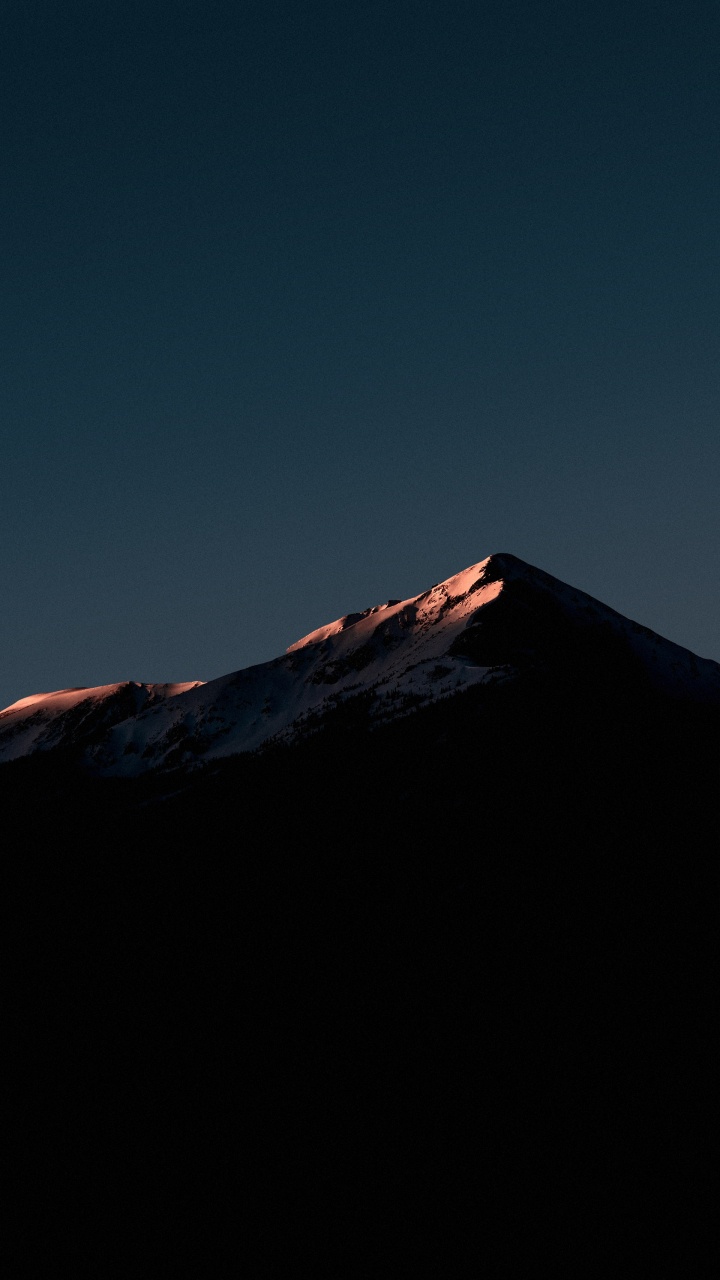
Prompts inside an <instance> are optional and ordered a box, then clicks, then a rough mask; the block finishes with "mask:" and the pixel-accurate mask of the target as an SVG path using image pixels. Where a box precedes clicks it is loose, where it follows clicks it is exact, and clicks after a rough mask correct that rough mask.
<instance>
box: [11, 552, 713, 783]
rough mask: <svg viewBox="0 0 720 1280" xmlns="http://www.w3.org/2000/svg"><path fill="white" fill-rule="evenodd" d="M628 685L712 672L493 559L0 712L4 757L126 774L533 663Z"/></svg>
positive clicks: (693, 688)
mask: <svg viewBox="0 0 720 1280" xmlns="http://www.w3.org/2000/svg"><path fill="white" fill-rule="evenodd" d="M621 653H622V659H623V661H624V662H626V663H627V662H630V663H633V664H634V669H635V674H636V678H637V679H638V680H645V681H648V682H649V683H650V684H651V685H652V686H653V687H657V688H658V689H662V690H663V691H664V692H669V693H671V694H673V695H675V696H678V697H681V698H690V699H692V700H698V699H699V700H700V701H704V700H707V701H710V702H713V703H717V704H718V705H720V664H718V663H715V662H713V661H712V660H710V659H702V658H699V657H698V656H697V655H695V654H693V653H692V652H691V651H690V650H687V649H684V648H683V647H682V646H680V645H676V644H675V643H674V642H672V641H670V640H666V639H664V638H663V637H661V636H659V635H657V634H656V633H655V632H653V631H651V630H650V629H649V628H647V627H644V626H642V625H641V624H640V623H637V622H634V621H632V620H631V619H628V618H626V617H624V616H623V615H622V614H620V613H618V612H617V611H616V610H614V609H612V608H610V606H608V605H605V604H603V603H602V602H601V601H599V600H597V599H595V598H594V597H592V596H590V595H588V594H587V593H586V592H583V591H581V590H580V589H578V588H575V587H572V586H570V585H568V584H566V583H564V582H562V581H561V580H560V579H557V578H554V577H553V576H552V575H550V574H548V573H546V572H545V571H544V570H542V569H539V568H536V567H535V566H533V565H529V564H527V563H526V562H524V561H522V560H520V559H519V558H518V557H516V556H513V555H512V554H510V553H507V552H502V553H495V554H493V555H491V556H488V557H486V558H485V559H484V560H481V561H478V562H475V563H474V564H471V565H470V566H468V567H467V568H466V569H463V570H461V571H460V572H459V573H456V574H453V575H451V576H450V577H449V578H447V579H445V580H443V581H442V582H440V583H435V584H433V586H431V587H430V588H428V589H427V590H425V591H423V592H420V593H419V594H418V595H416V596H412V597H409V598H408V599H405V600H397V599H390V600H388V601H386V602H385V603H384V604H380V605H374V606H372V607H371V608H368V609H365V610H362V611H360V612H357V613H350V614H346V615H344V616H342V617H340V618H338V619H335V620H334V621H333V622H330V623H327V624H325V625H324V626H321V627H319V628H317V629H315V630H314V631H311V632H309V633H308V634H307V635H305V636H303V637H301V639H299V640H297V641H295V642H294V643H293V644H291V645H289V646H288V648H287V650H286V651H285V653H284V654H281V655H279V656H278V657H277V658H274V659H271V660H270V661H269V662H265V663H261V664H258V665H256V666H252V667H247V668H242V669H240V670H238V671H235V672H231V673H230V674H228V675H225V676H219V677H217V678H215V679H214V680H210V681H208V682H201V681H191V682H185V683H180V684H159V685H158V684H156V685H144V684H140V683H138V682H135V681H127V682H124V683H121V684H117V685H106V686H98V687H96V688H92V689H85V690H84V689H73V690H61V691H57V692H55V693H52V694H46V695H39V694H37V695H31V696H30V697H28V698H24V699H20V700H19V701H18V702H16V703H13V704H12V706H10V707H8V708H6V709H5V710H4V711H3V712H0V761H6V760H10V759H18V758H20V757H22V756H24V755H27V754H32V753H33V752H36V751H46V750H51V749H55V748H58V747H61V748H73V749H76V750H80V751H82V752H83V753H84V763H85V767H87V768H89V769H91V770H92V771H96V772H99V773H105V774H108V775H111V774H116V775H120V776H136V775H138V774H140V773H143V772H146V771H148V770H151V769H156V768H161V769H175V768H192V767H194V766H196V765H197V764H199V763H203V762H205V761H208V760H211V759H219V758H223V757H226V756H230V755H235V754H238V753H243V752H248V751H255V750H258V749H259V748H262V747H265V746H267V745H268V744H269V743H289V742H291V741H294V740H297V739H298V738H299V737H302V736H303V735H306V734H308V733H312V732H315V731H316V730H317V729H318V728H320V727H322V725H323V723H324V722H325V721H326V719H327V717H328V716H329V715H331V714H332V713H333V712H334V711H336V710H337V708H338V707H339V706H340V705H341V704H345V703H348V702H351V701H359V700H364V702H365V704H366V706H367V709H368V713H369V716H370V719H371V721H372V722H374V723H378V724H379V723H383V722H385V721H388V720H392V719H395V718H398V717H400V716H403V715H406V714H409V713H410V712H412V711H413V710H415V709H417V708H419V707H423V706H428V705H430V704H433V703H436V702H438V701H441V700H443V699H446V698H449V697H453V696H457V695H459V694H461V693H463V692H467V691H468V690H470V689H471V688H474V687H479V686H487V685H489V684H493V683H497V682H502V681H508V680H512V679H514V678H517V677H518V675H519V674H520V673H521V672H523V671H527V670H528V669H533V670H536V671H540V670H543V671H545V672H552V673H553V678H555V679H557V680H558V681H565V680H566V679H567V678H568V676H569V673H570V672H572V671H574V670H576V669H579V668H582V669H583V671H584V672H585V676H586V678H587V679H592V676H593V664H595V668H596V669H597V668H598V666H602V665H603V664H607V663H608V662H611V663H612V662H614V661H616V660H619V658H620V654H621Z"/></svg>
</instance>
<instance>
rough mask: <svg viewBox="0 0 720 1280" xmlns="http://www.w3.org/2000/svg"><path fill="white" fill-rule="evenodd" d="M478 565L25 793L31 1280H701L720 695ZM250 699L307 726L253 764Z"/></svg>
mask: <svg viewBox="0 0 720 1280" xmlns="http://www.w3.org/2000/svg"><path fill="white" fill-rule="evenodd" d="M467 573H468V575H469V577H468V580H467V581H465V575H457V577H458V578H459V579H462V581H461V583H460V586H461V588H462V589H461V590H458V591H455V590H453V589H452V588H451V587H449V585H448V584H449V583H452V582H453V580H452V579H451V580H448V583H446V584H440V587H439V588H433V589H432V591H431V592H429V593H425V595H424V596H421V597H418V598H416V600H415V601H411V602H392V603H390V604H389V605H388V606H385V607H384V608H383V609H379V610H376V611H374V612H373V611H366V612H365V613H362V614H358V615H350V617H349V618H346V619H343V620H340V621H339V622H338V623H336V624H332V625H331V627H329V628H321V629H320V631H319V632H317V633H313V635H312V636H310V637H308V638H306V640H305V641H304V642H300V644H299V645H298V646H294V647H293V649H291V650H290V651H289V653H288V655H287V656H286V657H283V658H281V659H278V660H277V661H276V663H275V664H265V666H264V667H262V668H254V669H251V671H250V672H246V673H237V674H236V676H234V677H224V678H223V679H222V680H221V681H214V682H210V683H209V684H208V685H203V686H199V687H197V688H196V689H191V690H189V691H188V692H181V693H178V694H174V693H173V694H170V695H163V696H162V697H161V698H159V700H158V701H157V702H156V705H155V706H152V705H150V706H148V707H147V709H143V708H142V707H140V708H132V710H131V713H130V714H129V715H126V716H124V718H120V719H116V720H115V721H114V723H113V724H108V722H104V723H102V724H100V725H98V723H97V722H95V723H94V724H93V725H91V726H90V727H89V732H84V731H83V732H82V733H80V734H78V735H75V734H74V731H73V734H72V735H70V736H69V737H68V736H65V737H63V734H64V733H65V730H63V731H62V732H61V733H59V734H58V733H57V723H56V724H55V728H54V729H52V731H51V737H52V741H50V738H46V739H45V746H44V747H42V748H41V749H35V750H34V751H30V752H25V753H24V754H23V755H21V756H20V757H19V758H17V759H15V760H12V761H10V762H9V763H6V764H4V765H3V766H2V768H0V782H2V783H3V784H4V786H3V797H4V799H3V807H4V829H5V831H6V832H7V840H6V850H7V852H6V857H5V859H4V870H5V876H6V884H5V893H4V895H3V900H4V902H5V905H6V910H7V929H6V932H7V935H8V936H9V938H10V941H11V964H10V967H9V969H8V973H9V975H10V980H9V999H8V1002H7V1010H8V1013H7V1021H6V1026H7V1027H8V1030H9V1034H10V1037H11V1043H12V1045H13V1054H12V1064H11V1065H12V1071H13V1081H12V1083H11V1096H12V1097H13V1098H14V1099H15V1100H16V1112H17V1115H18V1117H19V1118H20V1119H21V1122H22V1126H23V1129H22V1141H21V1143H20V1144H19V1147H18V1151H17V1155H16V1157H15V1161H14V1165H13V1168H14V1175H15V1176H14V1179H13V1182H14V1187H15V1189H16V1193H17V1205H16V1215H17V1220H18V1221H19V1223H20V1225H21V1228H22V1229H23V1231H24V1235H23V1234H22V1233H21V1238H22V1240H23V1242H24V1243H22V1244H21V1246H20V1248H19V1250H18V1252H17V1256H16V1259H15V1271H19V1273H20V1274H24V1273H25V1270H27V1271H28V1272H29V1273H31V1272H32V1268H33V1266H37V1264H36V1263H35V1261H34V1260H35V1259H36V1258H37V1257H38V1254H39V1255H40V1256H42V1257H43V1258H45V1259H46V1268H47V1267H48V1266H49V1267H50V1268H51V1269H55V1270H57V1269H58V1268H59V1267H63V1268H72V1269H73V1272H74V1274H78V1275H88V1276H91V1275H92V1276H104V1275H107V1276H143V1277H145V1276H148V1277H154V1276H156V1275H157V1276H160V1275H165V1274H176V1273H180V1272H184V1271H185V1270H187V1269H188V1260H189V1259H190V1258H193V1259H194V1260H195V1261H194V1263H193V1267H194V1269H195V1270H197V1268H198V1267H200V1268H201V1270H202V1272H203V1274H208V1275H213V1276H225V1275H228V1276H229V1275H231V1274H232V1275H237V1274H247V1275H251V1276H262V1277H264V1276H273V1277H274V1276H278V1277H280V1276H283V1277H284V1276H287V1275H294V1274H296V1273H300V1272H302V1273H305V1272H308V1273H310V1274H314V1275H333V1276H335V1275H343V1276H345V1275H347V1276H358V1277H360V1276H363V1277H364V1276H368V1275H405V1274H408V1273H414V1272H420V1273H423V1274H424V1273H428V1274H446V1273H452V1274H465V1272H466V1271H467V1270H468V1267H470V1268H471V1269H472V1272H473V1273H475V1272H476V1271H480V1272H482V1271H483V1270H488V1271H489V1272H490V1273H491V1274H498V1275H506V1274H507V1275H516V1274H518V1267H519V1265H520V1264H519V1261H518V1259H519V1256H520V1253H521V1252H524V1251H525V1250H526V1249H527V1250H529V1251H530V1253H531V1254H532V1256H533V1257H534V1259H535V1263H534V1266H535V1267H536V1269H537V1271H538V1272H539V1273H542V1274H545V1272H546V1271H558V1272H560V1274H571V1273H572V1274H577V1273H582V1274H586V1273H589V1274H591V1275H603V1276H605V1275H607V1274H609V1273H619V1274H622V1273H624V1272H626V1271H627V1270H628V1268H629V1267H631V1265H632V1257H633V1254H632V1251H631V1249H630V1246H628V1243H627V1239H628V1232H629V1231H631V1232H632V1239H633V1240H634V1243H635V1245H636V1246H637V1247H638V1248H640V1246H642V1249H644V1250H645V1252H644V1253H643V1255H642V1256H643V1257H646V1256H647V1248H648V1239H649V1234H648V1233H649V1232H650V1231H651V1227H650V1225H649V1224H650V1223H651V1222H652V1223H653V1226H652V1233H653V1235H652V1239H653V1240H654V1241H655V1243H656V1245H657V1248H658V1252H659V1254H660V1255H661V1256H662V1258H663V1260H664V1262H665V1265H668V1261H669V1259H670V1258H672V1257H673V1250H675V1251H676V1254H675V1256H676V1257H678V1259H680V1258H684V1259H685V1261H686V1260H687V1257H688V1254H687V1244H686V1241H685V1237H684V1236H683V1233H682V1229H681V1226H680V1223H681V1220H682V1216H683V1212H684V1210H688V1211H689V1210H692V1211H693V1213H694V1214H695V1215H697V1213H698V1211H701V1212H702V1211H703V1208H705V1209H706V1210H707V1212H708V1214H709V1212H710V1184H709V1183H708V1182H707V1181H706V1180H705V1176H704V1167H705V1166H704V1159H705V1155H706V1149H707V1145H708V1142H707V1136H706V1130H707V1115H708V1098H709V1097H710V1084H711V1062H712V1059H711V1050H710V1046H711V1043H712V1039H713V1035H714V1030H713V1020H712V1010H713V1009H714V1008H715V1003H716V996H715V976H714V975H715V937H716V888H717V883H716V851H717V838H718V764H719V763H720V761H719V759H718V755H719V753H718V740H719V735H718V730H719V728H720V726H719V724H718V720H719V719H720V710H719V708H718V697H717V688H718V685H717V673H718V668H717V665H716V664H714V663H709V662H703V661H702V660H701V659H697V658H695V657H694V655H692V654H689V653H688V652H687V651H686V650H682V649H680V648H679V647H677V646H674V645H671V644H670V643H669V642H667V641H664V640H661V639H660V638H659V637H656V636H654V635H653V634H652V633H650V632H648V631H646V630H645V629H643V628H641V627H638V626H637V624H634V623H631V622H628V621H627V620H626V619H623V618H621V617H620V616H619V615H617V614H615V613H613V611H612V610H609V609H607V608H606V607H605V606H602V605H600V604H599V603H598V602H596V601H592V600H591V599H590V598H589V597H586V596H584V595H583V594H582V593H580V592H574V591H573V590H572V589H571V588H568V587H565V586H563V584H559V583H557V582H556V580H555V579H551V578H549V577H547V575H544V574H542V573H541V572H540V571H539V570H534V569H531V568H530V567H529V566H525V565H522V563H521V562H519V561H515V560H514V559H513V558H512V557H507V556H501V557H491V558H490V560H489V561H485V562H481V564H480V565H479V566H473V572H472V573H470V571H467ZM498 584H500V585H499V586H498ZM432 592H435V595H434V596H433V595H432ZM473 597H475V599H473ZM476 601H477V602H478V603H477V604H476ZM410 606H412V608H413V609H414V612H413V611H412V610H411V609H410ZM410 649H411V651H412V656H410V654H409V650H410ZM413 663H414V664H415V665H413ZM293 664H296V665H293ZM438 667H439V668H441V671H440V673H439V674H437V675H436V676H435V678H434V679H428V678H427V676H428V673H429V674H431V675H432V673H433V672H434V671H435V669H436V668H438ZM445 668H447V670H445ZM253 671H254V672H255V673H256V674H255V675H254V676H253V675H252V672H253ZM257 673H259V674H257ZM251 681H255V682H260V683H261V684H262V686H263V690H264V691H263V692H262V701H261V702H260V703H259V708H260V709H259V711H257V712H256V707H255V703H254V702H253V703H252V706H251V707H250V708H249V709H248V708H247V707H246V708H245V709H244V710H245V712H247V716H246V719H245V720H242V717H239V718H238V719H237V720H236V721H234V722H233V723H235V724H236V725H237V724H241V725H242V733H243V734H245V735H248V734H251V731H252V732H255V730H254V729H253V728H252V721H253V718H254V717H255V716H256V714H257V715H262V706H263V705H264V703H265V699H266V698H267V697H268V693H267V688H268V684H269V683H272V685H273V688H275V689H277V688H290V687H291V688H292V689H294V690H295V693H294V694H293V695H292V697H294V698H295V701H294V702H293V703H292V709H291V711H292V713H288V716H287V717H286V718H285V720H284V721H283V715H282V706H281V705H280V703H278V704H277V705H276V706H275V707H274V709H273V710H272V711H271V713H270V715H269V716H268V717H266V720H269V721H270V728H271V730H272V732H270V733H268V734H267V735H266V736H265V737H264V738H263V740H262V749H261V750H254V751H245V752H241V753H240V754H237V752H236V753H235V754H230V753H228V754H223V752H222V751H220V750H216V747H217V745H218V743H220V742H221V741H222V735H221V736H220V737H218V736H217V735H216V730H217V729H218V722H217V721H213V720H212V716H218V717H224V719H223V720H222V723H220V725H219V727H220V728H223V727H224V726H225V725H226V724H227V723H228V722H230V720H231V711H232V709H233V708H235V709H236V710H237V708H238V706H239V702H240V701H242V700H245V701H250V702H252V699H251V698H250V695H249V693H248V689H249V688H250V682H251ZM384 681H385V683H383V682H384ZM213 686H215V688H213ZM135 687H136V688H137V687H138V686H135ZM113 688H115V689H117V688H118V687H117V686H114V687H113ZM298 689H300V690H301V692H300V693H297V690H298ZM333 689H335V692H339V693H342V695H343V696H340V697H336V698H332V697H331V696H330V697H328V690H330V691H332V690H333ZM316 690H320V692H321V694H322V698H321V699H320V700H319V701H315V702H313V701H312V698H313V697H314V696H315V691H316ZM238 691H240V692H238ZM397 692H399V695H400V696H399V697H396V698H393V697H392V696H390V697H389V696H388V695H392V694H393V693H397ZM413 694H414V696H411V695H413ZM133 696H134V697H135V696H138V695H133ZM275 696H276V697H277V694H276V695H275ZM202 699H204V701H202ZM307 699H310V700H309V701H308V700H307ZM291 700H292V699H291ZM81 701H82V700H81ZM178 708H180V710H181V714H180V713H179V712H178ZM193 708H194V711H193V710H192V709H193ZM39 710H40V711H42V707H41V708H38V707H36V708H35V713H37V712H38V711H39ZM201 711H202V712H203V714H204V719H203V717H202V715H201ZM191 714H193V715H195V717H196V719H195V724H194V726H191V727H192V736H191V732H190V728H188V733H187V734H185V735H183V734H179V735H178V736H177V737H176V740H175V748H176V747H177V746H181V750H180V751H176V750H175V748H174V747H173V743H172V742H169V741H168V735H169V734H171V731H172V730H173V728H174V729H175V730H177V728H178V726H183V725H185V726H186V727H187V726H189V724H190V720H189V717H190V716H191ZM281 722H282V723H281ZM0 723H1V722H0ZM6 723H7V721H6ZM19 723H20V721H19V720H16V721H15V722H14V724H15V728H14V730H13V732H15V733H17V732H18V728H17V726H18V724H19ZM49 723H50V721H49V720H48V721H44V722H43V723H42V728H41V732H42V734H46V733H47V731H48V725H49ZM38 724H40V721H36V722H35V725H36V727H37V725H38ZM276 726H279V727H276ZM256 727H257V726H256ZM26 731H27V725H26V727H25V730H23V732H26ZM228 736H230V735H229V734H227V733H226V734H225V735H224V737H225V738H227V737H228ZM239 740H240V739H239V738H238V741H239ZM6 741H10V738H9V737H7V738H6ZM26 741H27V739H26ZM33 741H34V742H37V741H38V739H37V737H35V738H33ZM133 741H135V742H136V744H137V745H138V748H139V749H138V750H137V751H135V752H133V751H130V752H126V750H125V749H126V747H127V745H128V743H130V742H133ZM244 741H245V742H250V741H253V742H254V741H255V739H254V738H251V737H248V736H246V737H245V738H244ZM119 744H121V745H122V750H119V749H118V747H119ZM48 746H49V747H50V748H51V749H48ZM148 747H149V748H150V750H149V751H148V754H147V755H145V756H144V757H143V752H145V751H146V750H147V749H148ZM173 752H174V754H173ZM135 758H140V759H143V758H144V761H145V766H146V767H144V768H143V769H142V770H139V771H136V770H135V765H134V763H133V767H132V768H131V770H130V772H131V773H134V772H137V776H130V777H129V776H126V772H127V771H126V770H124V768H122V767H121V768H117V767H116V764H117V762H118V761H120V762H121V764H122V762H123V761H124V760H131V761H133V762H134V761H135ZM712 1070H713V1074H714V1063H712ZM49 1188H50V1189H51V1191H49ZM660 1191H662V1192H663V1194H664V1195H665V1196H667V1194H668V1192H669V1191H670V1192H671V1193H672V1197H673V1204H674V1212H673V1215H672V1217H671V1218H667V1219H666V1220H665V1222H662V1223H658V1222H657V1213H656V1199H657V1196H658V1194H659V1193H660ZM626 1228H627V1230H626ZM642 1249H641V1252H642ZM468 1259H469V1260H470V1261H469V1263H468V1261H467V1260H468ZM31 1260H32V1265H31ZM23 1268H24V1269H25V1270H23ZM41 1270H42V1268H41Z"/></svg>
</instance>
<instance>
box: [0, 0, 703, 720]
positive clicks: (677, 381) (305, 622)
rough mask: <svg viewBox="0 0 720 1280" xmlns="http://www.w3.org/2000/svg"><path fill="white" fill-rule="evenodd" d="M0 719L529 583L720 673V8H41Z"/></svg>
mask: <svg viewBox="0 0 720 1280" xmlns="http://www.w3.org/2000/svg"><path fill="white" fill-rule="evenodd" d="M3 23H4V32H3V42H2V51H1V52H0V135H1V137H0V143H1V146H0V182H1V184H2V191H1V199H0V237H1V238H0V249H1V251H0V271H1V272H2V277H1V279H0V328H1V332H2V360H1V361H0V589H1V591H2V612H1V614H0V656H1V659H2V661H1V662H0V706H4V705H7V704H8V703H10V702H12V701H14V700H15V699H16V698H20V697H22V696H25V695H27V694H30V693H33V692H36V691H41V690H42V691H45V690H51V689H58V688H63V687H69V686H73V685H93V684H100V683H106V682H111V681H116V680H122V679H135V680H149V681H155V680H160V681H170V680H172V681H176V680H190V679H210V678H212V677H213V676H216V675H221V674H224V673H226V672H229V671H232V670H235V669H237V668H239V667H243V666H246V665H249V664H251V663H255V662H261V661H265V660H267V659H269V658H272V657H274V656H276V655H277V654H278V653H280V652H282V651H283V649H284V648H285V647H286V645H288V644H290V643H292V642H293V641H294V640H296V639H298V638H299V637H300V636H302V635H304V634H306V633H307V632H308V631H310V630H313V629H314V628H316V627H318V626H320V625H322V624H323V623H325V622H328V621H330V620H331V619H333V618H335V617H337V616H339V615H341V614H343V613H347V612H350V611H355V610H360V609H363V608H365V607H367V606H368V605H371V604H376V603H379V602H381V601H384V600H386V599H387V598H388V597H393V598H398V597H400V598H403V597H406V596H410V595H415V594H417V593H418V592H420V591H423V590H424V589H425V588H427V587H429V586H430V585H431V584H432V583H434V582H437V581H439V580H441V579H443V578H446V577H449V576H450V575H451V574H452V573H455V572H457V571H458V570H460V569H462V568H463V567H465V566H466V565H469V564H472V563H473V562H475V561H478V560H480V559H482V558H483V557H485V556H486V555H489V554H490V553H492V552H496V551H508V552H512V553H513V554H515V555H517V556H520V557H522V558H523V559H525V560H527V561H529V562H530V563H532V564H535V565H538V566H540V567H541V568H543V569H545V570H546V571H547V572H549V573H553V574H555V575H556V576H558V577H560V578H562V579H563V580H565V581H567V582H571V583H572V584H573V585H575V586H577V587H580V588H582V589H583V590H585V591H588V592H590V593H591V594H592V595H595V596H597V597H599V598H600V599H602V600H603V601H605V602H606V603H608V604H610V605H612V606H613V607H614V608H616V609H619V610H620V611H621V612H622V613H625V614H627V615H628V616H630V617H633V618H635V619H637V620H639V621H641V622H643V623H644V624H646V625H648V626H650V627H652V628H654V629H655V630H658V631H660V632H661V633H662V634H663V635H666V636H668V637H669V638H670V639H673V640H675V641H677V642H679V643H681V644H684V645H687V646H688V647H690V648H692V649H694V650H695V651H696V652H698V653H700V654H702V655H703V656H706V657H714V658H716V659H718V660H720V595H719V593H718V567H719V563H720V520H719V510H718V508H719V503H718V495H719V494H720V431H719V429H718V427H719V418H718V409H719V407H720V361H719V360H718V337H719V333H720V324H719V314H720V311H719V304H720V275H719V272H718V266H719V265H720V264H719V261H718V259H719V257H720V253H719V238H718V236H719V230H720V219H719V215H720V155H719V150H720V148H719V126H720V111H719V107H720V102H719V98H720V78H719V77H718V75H717V66H718V56H719V54H720V40H719V38H718V37H719V31H718V27H719V25H720V10H719V9H718V6H717V4H716V3H696V2H694V0H686V3H684V4H683V5H678V4H677V3H676V2H675V0H673V3H667V2H665V0H653V3H635V2H634V0H623V2H622V3H614V2H613V3H607V2H604V0H596V3H594V4H593V5H582V4H578V3H577V0H573V2H572V3H565V2H564V0H558V2H557V3H552V2H547V3H543V2H542V0H540V2H536V3H524V2H521V0H499V2H498V3H494V2H492V0H491V2H490V3H482V2H481V0H472V3H465V2H464V0H440V2H435V0H412V3H410V2H405V0H382V3H376V2H375V0H365V2H362V3H361V2H360V0H357V2H355V3H344V2H343V0H334V2H333V3H320V2H318V0H303V3H298V0H294V3H283V2H280V0H260V2H258V3H256V2H255V0H232V3H225V2H221V0H202V2H201V3H196V2H195V0H172V3H165V2H164V0H141V2H140V3H135V2H134V0H122V2H121V3H118V2H116V0H105V2H104V3H103V4H102V5H99V4H98V3H97V0H65V2H64V3H63V4H62V5H60V4H58V3H57V2H56V0H53V2H52V3H50V2H49V0H34V2H33V0H24V2H23V4H22V5H21V4H15V5H12V6H10V8H9V10H8V11H7V12H6V14H5V16H4V19H3Z"/></svg>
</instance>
